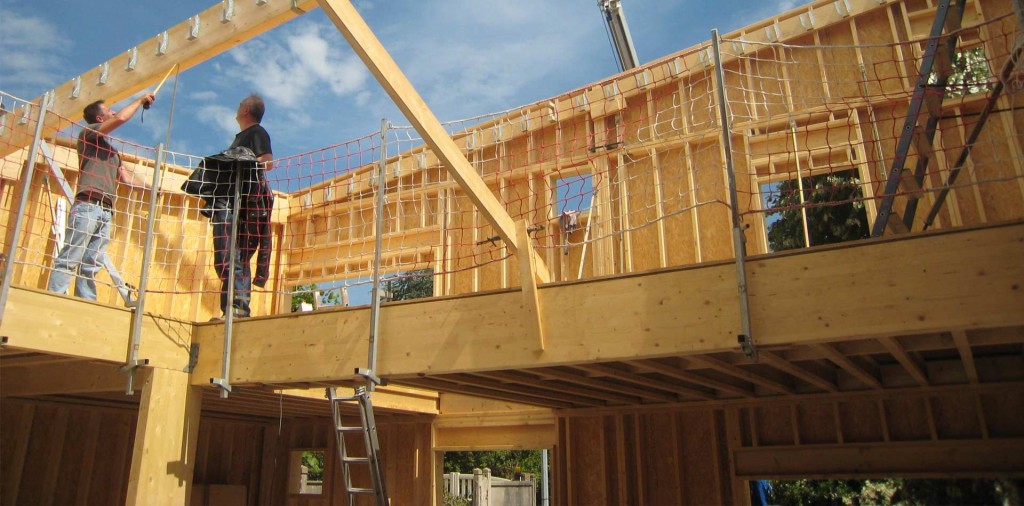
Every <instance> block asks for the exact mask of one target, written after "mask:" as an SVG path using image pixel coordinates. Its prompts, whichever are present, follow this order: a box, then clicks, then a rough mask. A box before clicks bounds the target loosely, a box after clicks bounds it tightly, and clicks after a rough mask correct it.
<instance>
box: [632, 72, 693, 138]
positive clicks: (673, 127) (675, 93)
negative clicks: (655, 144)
mask: <svg viewBox="0 0 1024 506" xmlns="http://www.w3.org/2000/svg"><path fill="white" fill-rule="evenodd" d="M650 94H651V105H652V107H653V108H654V117H653V118H651V120H650V122H649V126H648V129H647V132H646V133H645V134H644V133H642V134H641V139H640V140H641V141H651V140H654V139H664V138H667V137H669V136H672V135H678V134H680V133H682V132H683V129H684V128H685V126H684V125H683V122H682V116H681V115H680V114H679V103H680V100H681V98H680V96H679V84H678V82H676V81H674V80H673V81H667V82H659V83H658V86H657V87H655V88H653V89H651V91H650Z"/></svg>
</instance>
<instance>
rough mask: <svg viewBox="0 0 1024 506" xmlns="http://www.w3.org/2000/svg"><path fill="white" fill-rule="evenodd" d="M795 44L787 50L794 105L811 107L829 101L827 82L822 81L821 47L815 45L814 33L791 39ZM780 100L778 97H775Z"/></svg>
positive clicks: (796, 106)
mask: <svg viewBox="0 0 1024 506" xmlns="http://www.w3.org/2000/svg"><path fill="white" fill-rule="evenodd" d="M788 44H792V45H794V46H802V47H794V48H789V49H788V50H787V51H786V56H787V60H788V61H789V62H790V65H789V70H788V72H790V79H791V80H792V82H791V83H790V93H791V94H792V100H793V107H794V108H795V109H796V110H798V111H799V110H805V109H811V108H814V107H819V106H821V105H822V104H825V103H826V102H827V97H826V95H825V84H824V83H823V82H822V77H821V76H822V70H823V69H822V67H821V64H820V63H819V60H818V56H819V52H820V50H819V49H816V48H815V47H814V46H815V45H817V43H816V42H815V41H814V36H813V35H810V34H808V35H805V36H803V37H799V38H797V39H793V40H792V41H789V42H788ZM775 100H776V101H778V100H779V99H778V98H775Z"/></svg>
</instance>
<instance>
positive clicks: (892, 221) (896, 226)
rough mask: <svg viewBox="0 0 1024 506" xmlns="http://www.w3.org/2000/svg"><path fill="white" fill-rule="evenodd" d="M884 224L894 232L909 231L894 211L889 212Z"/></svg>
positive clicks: (904, 232)
mask: <svg viewBox="0 0 1024 506" xmlns="http://www.w3.org/2000/svg"><path fill="white" fill-rule="evenodd" d="M885 225H886V227H887V228H888V229H889V231H890V232H892V233H894V234H906V233H907V232H910V229H908V228H907V225H906V224H905V223H903V219H902V218H900V215H898V214H896V213H895V212H892V213H889V221H887V222H886V223H885Z"/></svg>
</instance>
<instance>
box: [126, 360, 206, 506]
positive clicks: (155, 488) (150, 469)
mask: <svg viewBox="0 0 1024 506" xmlns="http://www.w3.org/2000/svg"><path fill="white" fill-rule="evenodd" d="M143 374H144V375H145V380H144V382H143V385H142V399H141V401H140V403H139V421H138V425H137V428H136V430H135V449H134V450H133V451H132V464H131V474H130V476H129V479H128V499H127V501H126V502H127V504H152V502H153V499H154V498H156V497H159V498H160V500H161V501H166V503H167V504H188V501H189V498H190V495H191V489H192V473H193V470H194V469H195V458H196V441H197V439H198V436H199V416H200V408H201V404H202V394H201V392H200V391H199V388H198V387H193V386H190V385H189V375H188V373H184V372H181V371H171V370H167V369H153V368H145V369H144V370H143Z"/></svg>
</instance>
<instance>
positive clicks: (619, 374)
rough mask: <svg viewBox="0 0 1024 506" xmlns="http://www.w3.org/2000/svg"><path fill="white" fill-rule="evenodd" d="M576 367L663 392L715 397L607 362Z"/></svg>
mask: <svg viewBox="0 0 1024 506" xmlns="http://www.w3.org/2000/svg"><path fill="white" fill-rule="evenodd" d="M577 368H578V369H581V370H584V371H588V372H591V373H594V374H596V375H599V376H607V377H609V378H612V379H615V380H617V381H624V382H626V383H633V384H636V385H640V386H643V387H649V388H653V389H657V390H662V391H665V392H675V393H676V394H680V395H686V396H690V397H696V398H698V399H704V400H708V401H709V400H712V399H714V398H715V396H714V395H713V394H710V393H708V392H705V391H703V390H698V389H696V388H690V387H685V386H682V385H673V384H671V383H666V382H664V381H659V380H656V379H654V378H649V377H647V376H644V375H642V374H639V373H636V372H630V371H623V370H622V369H616V368H615V367H612V366H610V365H607V364H588V365H582V366H577Z"/></svg>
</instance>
